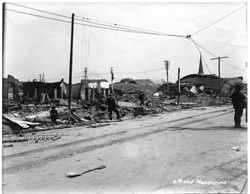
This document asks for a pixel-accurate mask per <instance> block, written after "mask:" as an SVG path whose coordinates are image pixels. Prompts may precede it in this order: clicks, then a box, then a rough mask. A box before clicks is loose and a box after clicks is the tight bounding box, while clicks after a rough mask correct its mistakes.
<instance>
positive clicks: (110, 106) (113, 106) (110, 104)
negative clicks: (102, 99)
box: [106, 94, 120, 120]
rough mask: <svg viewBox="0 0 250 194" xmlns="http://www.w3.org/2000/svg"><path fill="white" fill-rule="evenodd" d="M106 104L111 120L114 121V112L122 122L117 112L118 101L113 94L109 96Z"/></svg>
mask: <svg viewBox="0 0 250 194" xmlns="http://www.w3.org/2000/svg"><path fill="white" fill-rule="evenodd" d="M106 104H107V105H108V111H109V119H110V120H112V112H113V111H114V112H115V113H116V116H117V119H118V120H120V114H119V111H118V110H117V104H116V100H115V98H114V96H113V95H112V94H110V95H109V97H108V99H107V102H106Z"/></svg>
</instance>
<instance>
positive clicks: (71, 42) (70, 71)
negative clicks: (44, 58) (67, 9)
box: [68, 13, 75, 115]
mask: <svg viewBox="0 0 250 194" xmlns="http://www.w3.org/2000/svg"><path fill="white" fill-rule="evenodd" d="M74 19H75V14H74V13H73V14H72V18H71V39H70V59H69V97H68V98H69V102H68V103H69V104H68V109H69V113H70V115H71V85H72V63H73V42H74Z"/></svg>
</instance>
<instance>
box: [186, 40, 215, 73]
mask: <svg viewBox="0 0 250 194" xmlns="http://www.w3.org/2000/svg"><path fill="white" fill-rule="evenodd" d="M189 40H191V41H192V42H193V43H194V45H195V46H196V48H197V50H198V52H199V54H200V56H201V57H202V59H203V61H204V62H205V59H204V57H203V55H202V52H201V50H200V49H199V47H198V45H197V44H196V42H195V41H194V39H193V38H190V39H189ZM205 65H206V67H207V69H208V71H209V73H210V74H211V71H210V69H209V67H208V65H207V63H206V62H205Z"/></svg>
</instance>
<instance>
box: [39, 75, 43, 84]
mask: <svg viewBox="0 0 250 194" xmlns="http://www.w3.org/2000/svg"><path fill="white" fill-rule="evenodd" d="M39 81H40V82H42V74H39Z"/></svg>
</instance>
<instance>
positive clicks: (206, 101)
mask: <svg viewBox="0 0 250 194" xmlns="http://www.w3.org/2000/svg"><path fill="white" fill-rule="evenodd" d="M180 102H182V103H194V104H195V106H218V105H226V104H231V98H230V97H226V96H219V95H216V94H205V93H201V94H197V95H194V96H187V95H182V96H180Z"/></svg>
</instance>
